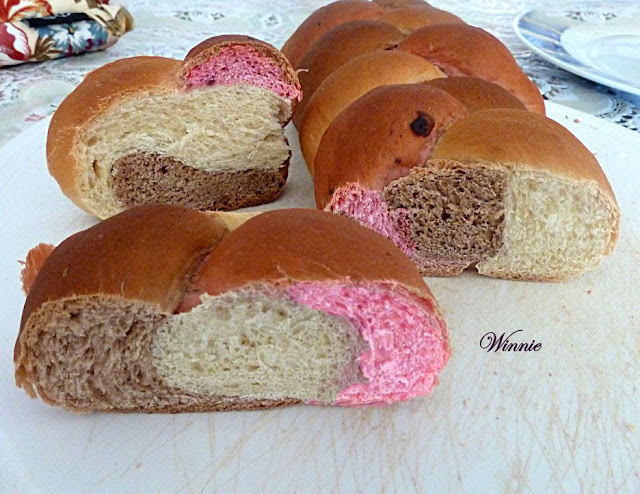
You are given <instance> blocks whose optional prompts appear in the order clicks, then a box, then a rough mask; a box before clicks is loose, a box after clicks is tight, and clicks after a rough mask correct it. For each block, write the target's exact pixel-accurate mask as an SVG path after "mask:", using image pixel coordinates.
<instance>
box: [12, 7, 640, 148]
mask: <svg viewBox="0 0 640 494" xmlns="http://www.w3.org/2000/svg"><path fill="white" fill-rule="evenodd" d="M0 1H4V0H0ZM119 3H121V4H123V5H124V6H126V7H127V8H128V9H129V11H130V12H131V13H132V14H133V16H134V19H135V23H136V28H135V30H134V31H133V32H131V33H128V34H127V35H125V36H124V37H123V38H122V39H121V40H120V41H119V42H118V43H117V44H116V45H115V46H113V47H111V48H109V49H108V50H106V51H101V52H95V53H89V54H85V55H81V56H77V57H71V58H64V59H59V60H52V61H48V62H43V63H33V64H25V65H21V66H15V67H10V68H3V69H0V145H2V144H4V143H6V142H7V141H8V140H9V139H11V138H12V137H13V136H15V135H16V134H18V133H20V132H21V131H23V130H25V129H26V128H27V127H28V126H30V125H32V124H33V123H34V122H37V121H38V120H41V119H43V118H45V117H47V116H48V115H50V114H51V113H53V112H54V111H55V109H56V107H57V106H58V105H59V104H60V102H61V101H62V99H63V98H64V97H65V96H66V95H67V94H68V93H69V92H70V91H71V90H72V89H73V88H74V87H75V86H76V85H77V84H78V83H79V82H80V80H81V79H82V77H83V76H84V75H85V74H86V73H87V72H89V71H90V70H93V69H95V68H97V67H99V66H101V65H104V64H105V63H107V62H111V61H113V60H116V59H118V58H123V57H130V56H134V55H160V56H166V57H176V58H182V57H184V55H185V54H186V53H187V51H188V50H189V49H190V48H191V47H193V46H194V45H195V44H197V43H198V42H200V41H202V40H203V39H204V38H207V37H209V36H212V35H216V34H222V33H242V34H249V35H251V36H255V37H257V38H261V39H264V40H265V41H268V42H270V43H272V44H274V45H275V46H278V47H279V46H282V44H283V43H284V41H285V40H286V39H287V38H288V37H289V35H290V34H291V33H292V32H293V31H294V29H295V28H296V26H298V25H299V24H300V23H301V22H302V21H303V20H304V19H305V18H306V17H307V15H309V14H310V13H311V12H312V11H313V10H315V9H316V8H318V7H320V6H322V5H324V4H326V3H329V2H328V0H244V1H243V0H227V1H223V0H171V1H169V0H121V1H120V2H119ZM582 3H584V2H582ZM616 3H617V2H616V1H615V0H614V1H608V2H606V4H607V5H614V6H615V4H616ZM620 3H624V2H620ZM431 4H432V5H434V6H436V7H439V8H442V9H445V10H449V11H451V12H453V13H455V14H457V15H458V16H460V17H462V18H463V19H464V20H465V21H467V22H468V23H469V24H473V25H476V26H480V27H482V28H484V29H487V30H488V31H490V32H491V33H492V34H494V35H495V36H497V37H498V38H500V39H501V40H502V41H503V42H504V43H505V44H506V45H507V46H508V47H509V49H510V50H511V51H512V52H513V54H514V55H515V57H516V59H517V60H518V62H519V63H520V65H521V66H522V67H523V68H524V70H525V71H526V72H527V74H528V75H529V76H530V77H531V78H532V79H533V80H534V81H535V83H536V84H537V85H538V87H540V90H541V91H542V93H543V94H544V97H545V98H547V99H549V100H552V101H554V102H556V103H559V104H562V105H566V106H570V107H573V108H576V109H578V110H581V111H584V112H587V113H591V114H593V115H596V116H598V117H601V118H604V119H607V120H610V121H612V122H615V123H617V124H619V125H622V126H625V127H628V128H630V129H632V130H635V131H639V130H640V98H636V97H633V96H631V95H628V94H625V93H620V92H617V91H614V90H612V89H609V88H607V87H604V86H600V85H598V84H595V83H592V82H590V81H588V80H585V79H582V78H580V77H577V76H574V75H572V74H570V73H568V72H565V71H563V70H561V69H559V68H557V67H555V66H553V65H551V64H549V63H547V62H545V61H544V60H542V59H541V58H539V57H537V56H536V55H535V54H533V53H532V52H531V51H530V50H529V49H528V48H527V47H526V46H525V45H524V44H523V43H522V42H521V41H520V40H518V38H517V37H516V35H515V33H514V31H513V28H512V22H513V19H514V17H515V16H516V15H517V14H518V13H520V12H522V11H524V10H525V9H526V8H532V7H537V8H540V7H542V6H544V5H553V6H563V5H567V7H573V6H579V5H580V4H581V2H580V1H574V2H567V1H566V0H544V1H534V0H473V1H468V0H432V1H431ZM626 4H627V5H628V1H627V3H626ZM69 36H71V37H72V36H73V34H72V33H70V35H69Z"/></svg>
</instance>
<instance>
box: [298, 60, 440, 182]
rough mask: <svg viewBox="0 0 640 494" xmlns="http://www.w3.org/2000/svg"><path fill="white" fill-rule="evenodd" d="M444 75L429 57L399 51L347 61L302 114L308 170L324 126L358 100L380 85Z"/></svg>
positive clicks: (310, 167)
mask: <svg viewBox="0 0 640 494" xmlns="http://www.w3.org/2000/svg"><path fill="white" fill-rule="evenodd" d="M443 75H444V74H443V73H442V72H441V71H440V70H438V69H437V68H436V67H435V66H434V65H433V64H431V63H429V62H427V61H426V60H424V59H422V58H420V57H418V56H416V55H411V54H409V53H404V52H398V51H377V52H372V53H366V54H364V55H361V56H359V57H356V58H353V59H351V60H350V61H348V62H347V63H346V64H344V65H343V66H342V67H340V68H339V69H337V70H336V71H335V72H333V74H331V75H330V76H329V77H327V78H326V79H325V80H324V81H323V82H322V84H320V87H318V89H317V90H316V92H315V93H314V95H313V96H312V97H311V99H310V100H309V101H308V102H307V107H306V109H305V112H304V114H303V115H302V122H301V123H300V148H301V150H302V154H303V155H304V158H305V161H306V163H307V167H308V168H309V171H310V172H311V173H312V174H313V167H314V160H315V157H316V152H317V150H318V146H319V145H320V141H321V139H322V135H323V134H324V132H325V130H326V129H327V127H329V125H330V124H331V122H332V121H333V119H334V118H336V117H337V116H338V115H339V114H340V112H341V111H342V110H344V109H345V108H346V107H347V106H349V105H350V104H351V103H353V102H354V101H355V100H357V99H358V98H360V97H361V96H362V95H364V94H366V93H367V92H368V91H370V90H371V89H373V88H376V87H378V86H384V85H389V84H408V83H417V82H425V81H428V80H431V79H435V78H437V77H442V76H443ZM373 115H375V113H372V114H369V115H367V117H368V118H369V117H372V116H373Z"/></svg>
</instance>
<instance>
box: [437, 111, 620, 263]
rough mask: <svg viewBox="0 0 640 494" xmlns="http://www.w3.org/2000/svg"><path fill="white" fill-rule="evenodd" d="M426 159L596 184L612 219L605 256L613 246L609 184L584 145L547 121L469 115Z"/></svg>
mask: <svg viewBox="0 0 640 494" xmlns="http://www.w3.org/2000/svg"><path fill="white" fill-rule="evenodd" d="M431 158H432V159H441V160H456V161H459V162H462V163H465V164H466V165H468V166H473V165H474V164H482V163H494V164H500V165H503V166H507V167H509V168H515V169H518V170H520V171H523V170H535V171H545V172H548V173H550V174H552V175H555V176H559V177H562V178H567V179H571V180H575V181H579V182H585V181H590V182H595V183H596V184H598V187H600V189H601V190H602V192H604V194H605V195H606V196H607V197H608V198H609V200H610V205H611V211H612V213H613V216H614V217H615V218H616V225H615V228H614V233H613V234H612V236H611V241H610V244H609V249H608V251H607V252H611V251H612V250H613V247H614V246H615V244H616V241H617V239H618V229H619V223H620V212H619V208H618V203H617V202H616V198H615V195H614V193H613V190H612V188H611V185H610V184H609V180H607V177H606V175H605V174H604V172H603V171H602V168H601V167H600V164H599V163H598V160H596V158H595V156H594V155H593V154H592V153H591V152H590V151H589V150H588V149H587V148H586V147H585V145H584V144H582V143H581V142H580V141H579V140H578V138H577V137H576V136H574V135H573V134H572V133H571V132H569V131H568V130H567V129H565V128H564V127H563V126H562V125H560V124H559V123H557V122H555V121H553V120H551V119H550V118H547V117H544V116H542V115H538V114H536V113H531V112H527V111H522V110H514V109H502V108H498V109H491V110H482V111H478V112H475V113H471V114H470V115H469V116H468V117H467V118H464V119H461V120H459V121H458V122H456V123H455V124H454V125H452V126H451V127H450V128H449V129H448V130H447V132H446V133H445V134H444V135H443V136H442V138H441V139H440V140H439V141H438V143H437V144H436V147H435V149H434V150H433V153H432V154H431Z"/></svg>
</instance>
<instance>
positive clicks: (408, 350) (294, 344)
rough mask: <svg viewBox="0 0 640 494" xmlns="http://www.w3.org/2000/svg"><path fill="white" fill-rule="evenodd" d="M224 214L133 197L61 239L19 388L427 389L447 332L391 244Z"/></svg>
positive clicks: (356, 400) (339, 230)
mask: <svg viewBox="0 0 640 494" xmlns="http://www.w3.org/2000/svg"><path fill="white" fill-rule="evenodd" d="M229 217H230V215H228V214H226V215H225V214H224V213H222V214H219V215H216V216H213V215H208V214H206V213H201V212H198V211H195V210H190V209H184V208H180V207H176V206H169V205H151V206H143V207H139V208H134V209H131V210H128V211H126V212H123V213H121V214H119V215H117V216H114V217H112V218H109V219H108V220H106V221H103V222H101V223H99V224H97V225H96V226H94V227H92V228H89V229H88V230H85V231H83V232H80V233H78V234H76V235H73V236H71V237H69V238H68V239H67V240H65V241H64V242H63V243H62V244H60V245H59V246H58V247H57V248H56V249H55V250H53V252H52V253H51V254H50V255H49V257H48V258H47V259H46V261H45V262H44V265H43V266H42V267H41V269H40V271H39V273H38V274H37V277H36V278H35V281H34V282H33V285H32V286H31V287H30V290H29V293H28V297H27V301H26V303H25V307H24V312H23V316H22V322H21V329H20V333H19V336H18V339H17V342H16V346H15V354H14V361H15V366H16V371H15V376H16V383H17V385H18V386H19V387H22V388H24V389H25V390H26V391H27V393H28V394H29V395H30V396H32V397H35V396H36V395H38V396H40V397H41V398H42V399H43V400H44V401H46V402H47V403H49V404H51V405H56V406H62V407H65V408H67V409H69V410H74V411H79V412H87V411H119V412H136V411H139V412H186V411H191V412H195V411H213V410H240V409H254V408H269V407H275V406H280V405H290V404H295V403H309V404H323V405H325V404H326V405H341V406H355V405H366V404H373V403H390V402H394V401H399V400H406V399H409V398H412V397H415V396H418V395H423V394H425V393H427V392H428V391H429V390H430V389H431V388H432V386H433V385H434V384H435V381H436V376H437V374H438V373H439V372H440V370H441V369H442V368H443V366H444V365H445V363H446V362H447V360H448V357H449V348H448V344H447V333H446V326H445V323H444V321H443V319H442V316H441V314H440V311H439V309H438V306H437V304H436V302H435V301H434V299H433V297H432V295H431V293H430V292H429V289H428V288H427V286H426V285H425V283H424V281H423V280H422V278H421V277H420V275H419V273H418V271H417V270H416V269H415V267H414V266H413V265H412V263H411V262H410V261H409V259H407V258H406V257H405V256H404V255H403V254H402V253H401V252H400V251H399V250H398V249H397V248H396V247H395V246H394V245H393V243H392V242H390V241H389V240H387V239H385V238H384V237H382V236H380V235H378V234H375V233H373V232H371V231H370V230H367V229H366V228H363V227H362V226H360V225H358V224H357V223H355V222H353V221H351V220H348V219H346V218H341V217H338V216H335V215H331V214H329V213H326V212H320V211H314V210H302V209H300V210H280V211H274V212H268V213H263V214H259V215H257V216H255V217H252V218H250V219H249V220H247V221H246V222H244V223H242V220H245V219H246V217H242V218H241V220H240V221H238V220H235V219H233V220H229V219H228V218H229ZM231 218H234V216H233V215H231ZM238 224H239V226H238ZM233 228H235V229H233ZM231 230H233V231H231ZM256 249H259V253H257V251H256ZM36 265H37V263H36ZM32 266H33V264H32ZM26 279H29V276H27V277H26Z"/></svg>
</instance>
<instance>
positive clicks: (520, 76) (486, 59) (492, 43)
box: [398, 24, 545, 115]
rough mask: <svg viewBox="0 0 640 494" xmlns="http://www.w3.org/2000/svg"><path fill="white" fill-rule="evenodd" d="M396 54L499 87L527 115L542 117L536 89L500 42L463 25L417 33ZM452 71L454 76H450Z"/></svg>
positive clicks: (540, 96) (428, 27)
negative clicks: (527, 111) (407, 55)
mask: <svg viewBox="0 0 640 494" xmlns="http://www.w3.org/2000/svg"><path fill="white" fill-rule="evenodd" d="M398 50H402V51H405V52H407V53H413V54H414V55H419V56H421V57H423V58H425V59H426V60H429V61H430V62H432V63H433V64H435V65H437V66H439V67H440V68H441V69H442V70H443V71H444V72H445V73H447V72H448V70H449V72H448V73H447V75H448V76H451V77H453V76H460V75H464V76H472V77H478V78H480V79H484V80H486V81H490V82H493V83H495V84H498V85H499V86H502V87H503V88H505V89H506V90H507V91H509V92H510V93H511V94H513V95H514V96H516V97H517V98H518V99H519V100H520V101H522V102H523V103H524V105H525V106H526V107H527V109H528V110H529V111H532V112H535V113H540V114H541V115H544V114H545V108H544V100H543V98H542V95H541V94H540V91H539V90H538V88H537V87H536V85H535V84H534V83H533V82H532V81H531V80H530V79H529V78H528V77H527V75H526V74H525V73H524V72H523V71H522V69H521V68H520V67H519V66H518V63H517V62H516V60H515V58H513V55H512V54H511V52H510V51H509V49H508V48H507V47H506V46H504V45H503V44H502V43H501V42H500V40H498V39H497V38H496V37H494V36H493V35H491V34H489V33H488V32H487V31H484V30H483V29H480V28H478V27H473V26H469V25H467V24H440V25H435V26H427V27H423V28H420V29H417V30H416V31H414V32H413V33H411V34H410V35H409V36H407V37H406V38H405V40H404V41H402V42H401V43H400V45H399V46H398ZM451 67H453V68H454V69H455V71H456V72H459V73H451V71H450V68H451Z"/></svg>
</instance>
